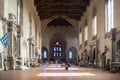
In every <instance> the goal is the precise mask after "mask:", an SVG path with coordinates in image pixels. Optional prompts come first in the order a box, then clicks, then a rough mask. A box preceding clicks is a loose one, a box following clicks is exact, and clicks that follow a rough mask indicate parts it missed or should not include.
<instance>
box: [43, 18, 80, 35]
mask: <svg viewBox="0 0 120 80" xmlns="http://www.w3.org/2000/svg"><path fill="white" fill-rule="evenodd" d="M58 17H61V18H63V19H65V20H66V21H68V22H69V23H70V24H71V25H72V26H73V28H74V29H76V28H77V27H78V21H77V20H75V19H71V18H69V17H67V16H52V17H51V19H45V20H42V21H41V27H42V33H43V32H44V30H45V28H46V27H47V25H48V23H50V22H51V21H52V20H54V19H55V18H58Z"/></svg>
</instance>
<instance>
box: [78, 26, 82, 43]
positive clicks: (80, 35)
mask: <svg viewBox="0 0 120 80" xmlns="http://www.w3.org/2000/svg"><path fill="white" fill-rule="evenodd" d="M79 44H80V45H81V44H82V29H81V28H80V33H79Z"/></svg>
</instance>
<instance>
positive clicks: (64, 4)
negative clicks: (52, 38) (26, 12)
mask: <svg viewBox="0 0 120 80" xmlns="http://www.w3.org/2000/svg"><path fill="white" fill-rule="evenodd" d="M34 1H35V2H34V4H35V6H36V9H37V11H38V14H39V16H40V18H41V19H46V18H50V17H51V16H56V15H57V16H60V15H65V16H68V17H70V18H73V19H80V18H81V16H82V15H83V12H85V11H86V8H87V6H88V5H89V3H90V0H76V1H75V0H34Z"/></svg>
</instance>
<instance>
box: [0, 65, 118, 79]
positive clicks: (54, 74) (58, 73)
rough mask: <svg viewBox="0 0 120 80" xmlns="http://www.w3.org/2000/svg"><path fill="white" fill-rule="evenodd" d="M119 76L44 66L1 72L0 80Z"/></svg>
mask: <svg viewBox="0 0 120 80" xmlns="http://www.w3.org/2000/svg"><path fill="white" fill-rule="evenodd" d="M119 75H120V74H119V73H110V72H107V71H104V70H101V69H95V68H83V67H78V66H74V65H71V67H69V68H68V70H65V67H61V64H44V65H41V67H37V68H30V69H24V70H10V71H1V72H0V80H119V79H120V76H119ZM6 76H7V77H6Z"/></svg>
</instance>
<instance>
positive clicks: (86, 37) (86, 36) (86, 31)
mask: <svg viewBox="0 0 120 80" xmlns="http://www.w3.org/2000/svg"><path fill="white" fill-rule="evenodd" d="M84 35H85V41H87V40H88V26H87V25H86V26H85V31H84Z"/></svg>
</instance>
